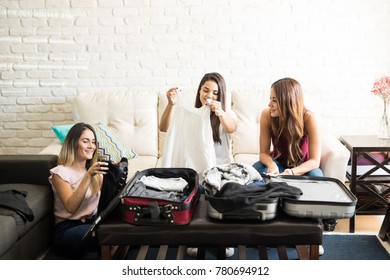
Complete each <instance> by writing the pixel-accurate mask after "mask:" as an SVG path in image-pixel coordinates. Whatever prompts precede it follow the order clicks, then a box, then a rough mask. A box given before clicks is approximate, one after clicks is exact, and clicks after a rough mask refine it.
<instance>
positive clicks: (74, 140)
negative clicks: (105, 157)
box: [57, 123, 100, 195]
mask: <svg viewBox="0 0 390 280" xmlns="http://www.w3.org/2000/svg"><path fill="white" fill-rule="evenodd" d="M87 129H89V130H91V131H92V133H93V135H94V137H95V139H96V133H95V130H94V129H93V127H92V126H91V125H89V124H86V123H76V124H75V125H74V126H72V128H71V129H70V130H69V132H68V134H67V135H66V138H65V141H64V143H63V145H62V148H61V151H60V154H59V157H58V162H57V163H58V164H61V165H64V166H71V165H72V164H73V163H74V162H75V160H76V153H77V149H78V145H79V139H80V137H81V134H82V133H83V132H84V130H87ZM96 140H97V139H96ZM97 160H98V154H97V149H96V150H95V151H94V153H93V156H92V159H90V160H87V161H86V163H85V168H86V169H87V170H88V168H90V167H91V166H92V165H93V164H94V163H95V162H97ZM99 189H100V185H99V176H98V175H97V174H95V175H94V176H92V177H91V191H92V194H93V195H97V194H98V192H99Z"/></svg>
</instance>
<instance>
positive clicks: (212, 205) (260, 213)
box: [206, 176, 357, 221]
mask: <svg viewBox="0 0 390 280" xmlns="http://www.w3.org/2000/svg"><path fill="white" fill-rule="evenodd" d="M264 182H265V185H268V184H270V183H272V184H274V186H278V185H277V183H284V184H287V185H288V186H289V187H290V188H291V189H293V190H294V192H292V193H291V194H292V195H291V194H287V195H286V193H281V194H282V195H281V196H280V197H278V193H277V192H275V194H274V195H273V196H271V197H270V196H268V197H266V199H264V195H261V196H259V197H257V198H256V197H250V198H249V199H250V200H252V202H254V203H251V201H249V202H248V203H247V204H248V206H245V207H236V208H235V209H229V207H226V209H224V207H221V206H220V205H217V204H216V202H215V199H214V197H211V196H210V195H208V194H207V193H206V199H207V200H208V202H209V203H208V216H209V217H211V218H214V219H220V220H232V219H234V220H238V219H240V220H259V221H266V220H271V219H273V218H275V216H276V215H277V213H278V211H284V212H285V213H287V214H288V215H291V216H295V217H311V218H350V217H352V216H353V215H354V213H355V207H356V201H357V199H356V197H355V196H354V195H353V194H352V193H351V191H350V190H349V189H348V188H347V187H346V186H345V185H344V184H343V183H341V182H340V181H339V180H337V179H334V178H329V177H310V176H277V177H266V178H264ZM242 187H246V188H248V186H242ZM297 190H300V192H301V193H300V194H298V193H297ZM265 191H269V190H265ZM294 193H295V194H294ZM230 203H231V202H230ZM217 209H218V210H217ZM221 210H222V211H221Z"/></svg>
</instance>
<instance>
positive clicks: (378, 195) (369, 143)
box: [339, 135, 390, 233]
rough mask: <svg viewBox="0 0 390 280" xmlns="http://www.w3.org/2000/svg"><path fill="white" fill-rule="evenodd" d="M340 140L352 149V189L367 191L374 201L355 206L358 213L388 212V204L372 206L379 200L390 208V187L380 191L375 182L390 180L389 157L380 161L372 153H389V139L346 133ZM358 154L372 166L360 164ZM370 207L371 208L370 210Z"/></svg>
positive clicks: (352, 221) (349, 174)
mask: <svg viewBox="0 0 390 280" xmlns="http://www.w3.org/2000/svg"><path fill="white" fill-rule="evenodd" d="M339 140H340V142H341V143H342V144H344V145H345V147H347V149H348V150H349V151H350V152H351V166H350V167H349V168H348V169H347V174H346V177H347V179H348V180H349V187H350V190H351V192H352V193H353V194H354V195H356V197H357V198H358V201H359V197H358V194H361V193H364V194H367V195H369V196H370V197H371V198H372V200H371V201H369V202H367V203H365V204H364V205H360V206H359V207H358V208H356V212H355V215H359V214H364V215H382V214H385V211H386V207H383V208H382V209H373V208H372V207H371V206H372V205H373V204H374V203H375V202H378V201H381V202H382V203H383V204H384V205H387V207H389V201H388V200H387V199H386V196H387V195H388V194H389V193H390V187H387V188H386V189H384V190H378V189H376V188H375V187H373V186H374V185H379V184H386V183H390V165H388V164H389V162H390V157H388V158H385V159H384V160H383V161H379V160H378V159H376V158H375V157H374V156H372V154H370V153H373V152H390V140H382V139H379V138H378V137H377V136H375V135H343V136H340V138H339ZM359 156H363V157H364V158H365V159H367V160H368V161H369V162H370V163H371V165H364V166H363V165H361V166H359V165H358V164H357V160H358V157H359ZM370 207H371V209H370ZM355 215H354V216H353V217H351V218H350V223H349V232H351V233H352V232H355Z"/></svg>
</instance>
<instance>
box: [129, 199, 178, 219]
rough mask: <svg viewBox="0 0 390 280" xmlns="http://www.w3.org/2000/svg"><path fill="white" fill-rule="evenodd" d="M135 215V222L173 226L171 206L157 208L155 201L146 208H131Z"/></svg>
mask: <svg viewBox="0 0 390 280" xmlns="http://www.w3.org/2000/svg"><path fill="white" fill-rule="evenodd" d="M131 208H132V210H133V211H134V212H135V213H136V218H135V219H134V221H135V222H139V223H143V224H173V222H174V220H173V214H172V209H173V206H172V205H171V204H167V205H164V206H159V205H158V203H157V202H156V201H151V202H150V203H149V205H148V206H146V207H139V206H132V207H131Z"/></svg>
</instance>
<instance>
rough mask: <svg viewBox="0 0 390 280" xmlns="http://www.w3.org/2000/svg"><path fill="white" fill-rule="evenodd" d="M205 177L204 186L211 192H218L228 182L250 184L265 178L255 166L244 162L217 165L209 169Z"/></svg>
mask: <svg viewBox="0 0 390 280" xmlns="http://www.w3.org/2000/svg"><path fill="white" fill-rule="evenodd" d="M204 177H205V180H204V187H205V189H207V190H209V191H210V192H211V193H216V192H218V191H219V190H220V189H221V188H222V186H223V185H225V184H226V183H228V182H234V183H238V184H241V185H248V184H250V183H253V182H254V181H261V180H263V178H262V177H261V175H260V174H259V172H257V170H256V169H255V168H254V167H253V166H251V165H248V164H242V163H226V164H221V165H217V166H215V167H213V168H211V169H209V170H207V171H206V172H205V176H204Z"/></svg>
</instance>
